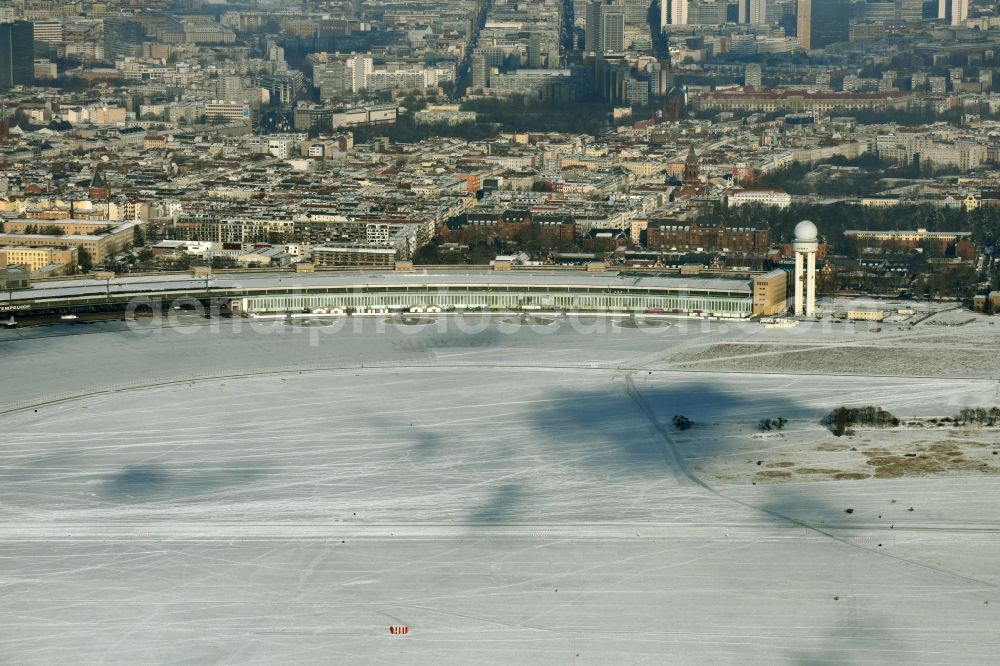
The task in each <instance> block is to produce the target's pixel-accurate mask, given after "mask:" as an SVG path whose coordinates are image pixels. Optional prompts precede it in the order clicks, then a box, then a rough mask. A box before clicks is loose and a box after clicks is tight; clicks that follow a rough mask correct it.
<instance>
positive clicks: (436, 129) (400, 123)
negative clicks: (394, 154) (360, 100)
mask: <svg viewBox="0 0 1000 666" xmlns="http://www.w3.org/2000/svg"><path fill="white" fill-rule="evenodd" d="M320 131H322V130H320ZM497 131H498V128H497V127H496V126H494V125H488V124H482V123H472V122H465V123H457V124H454V125H452V124H448V123H418V122H416V121H415V120H414V119H413V117H412V116H408V115H407V116H401V117H400V118H399V119H398V120H397V121H396V123H395V124H394V125H389V126H384V125H365V126H361V127H354V128H351V132H353V134H354V141H355V143H367V142H369V141H371V140H372V139H375V138H378V137H388V138H389V140H390V141H393V142H394V143H418V142H420V141H424V140H426V139H434V138H438V137H450V138H455V139H464V140H465V141H481V140H483V139H488V138H490V137H493V136H496V134H497Z"/></svg>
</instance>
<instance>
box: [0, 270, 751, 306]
mask: <svg viewBox="0 0 1000 666" xmlns="http://www.w3.org/2000/svg"><path fill="white" fill-rule="evenodd" d="M415 285H424V286H429V287H445V288H447V287H451V286H460V285H461V286H466V285H475V286H480V285H481V286H484V287H486V286H490V285H504V286H524V287H528V286H534V287H538V286H541V287H582V288H604V289H614V288H639V289H643V288H646V289H670V290H688V291H693V292H713V291H714V292H731V293H732V292H736V293H741V294H746V295H749V294H750V291H751V287H750V282H749V281H748V280H746V279H728V278H719V277H713V278H702V277H689V276H684V277H671V276H658V275H649V276H647V275H633V274H628V275H625V274H619V273H615V272H603V273H587V272H583V271H565V270H559V271H555V270H548V271H547V270H537V271H534V270H532V271H509V272H508V271H504V272H495V271H491V270H480V271H477V270H467V271H466V270H461V271H436V272H435V271H431V272H423V271H415V272H412V273H410V272H398V273H397V272H391V271H381V272H379V271H332V272H317V273H293V272H282V273H274V272H268V273H262V272H257V273H252V272H250V273H225V274H215V275H212V276H210V277H209V278H208V286H209V287H210V288H211V289H213V290H226V289H232V290H234V291H236V290H242V289H285V288H292V287H295V286H300V287H302V288H303V289H316V288H323V287H334V288H335V287H356V286H362V287H365V286H367V287H406V286H415ZM205 286H206V278H204V277H194V276H192V275H190V274H183V275H182V274H177V273H173V274H164V275H153V276H150V275H146V276H136V277H127V276H122V277H115V278H112V279H111V280H103V279H97V278H90V277H87V278H77V279H63V280H47V281H45V282H38V283H35V284H33V285H32V286H31V288H30V289H27V290H21V291H17V292H14V300H19V299H26V298H58V297H62V296H76V295H83V294H92V293H94V292H95V291H101V292H104V291H105V290H107V291H110V293H112V294H116V293H117V294H126V293H133V292H134V293H148V292H157V291H176V290H192V289H199V288H204V287H205ZM8 298H9V294H7V293H4V294H0V302H3V301H6V300H7V299H8Z"/></svg>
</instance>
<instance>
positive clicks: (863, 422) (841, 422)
mask: <svg viewBox="0 0 1000 666" xmlns="http://www.w3.org/2000/svg"><path fill="white" fill-rule="evenodd" d="M821 423H822V424H823V425H825V426H827V427H828V428H830V430H832V431H833V434H834V435H836V436H837V437H840V436H842V435H845V434H849V430H850V428H851V426H868V427H871V428H891V427H894V426H898V425H899V419H898V418H896V417H895V416H893V415H892V414H890V413H889V412H887V411H885V410H884V409H882V408H881V407H873V406H871V405H869V406H867V407H838V408H837V409H835V410H833V411H832V412H830V413H829V414H827V415H826V416H825V417H824V418H823V420H822V421H821Z"/></svg>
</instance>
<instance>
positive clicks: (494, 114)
mask: <svg viewBox="0 0 1000 666" xmlns="http://www.w3.org/2000/svg"><path fill="white" fill-rule="evenodd" d="M462 109H463V110H465V111H475V112H476V113H477V114H478V115H479V122H480V123H486V124H494V125H497V126H499V127H500V128H501V129H502V130H503V131H506V132H569V133H573V134H600V133H601V132H602V131H603V130H604V129H605V128H606V127H607V125H608V109H607V104H606V103H605V102H604V101H603V100H601V99H598V98H593V99H589V100H578V101H575V102H555V101H545V102H542V101H538V100H535V99H533V98H530V97H522V96H514V97H509V98H504V99H500V98H491V99H474V100H468V101H466V102H465V103H464V104H462Z"/></svg>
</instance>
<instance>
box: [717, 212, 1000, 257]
mask: <svg viewBox="0 0 1000 666" xmlns="http://www.w3.org/2000/svg"><path fill="white" fill-rule="evenodd" d="M802 220H812V221H813V222H814V223H815V224H816V227H817V228H818V229H819V233H820V237H821V240H824V241H826V242H827V243H830V244H831V245H834V246H835V247H836V249H837V252H841V251H842V250H846V251H847V252H848V253H850V251H851V248H849V247H846V246H844V245H843V243H842V240H843V237H844V231H846V230H848V229H868V230H882V229H885V230H898V229H927V230H928V231H972V233H973V241H974V242H976V243H977V245H979V244H987V245H989V244H995V243H997V242H1000V210H997V209H994V208H992V207H989V206H981V207H979V208H977V209H976V210H974V211H972V212H969V211H966V210H964V209H962V208H942V207H940V206H934V205H931V204H900V205H898V206H888V207H885V208H877V207H871V206H859V205H857V204H855V203H850V202H846V201H845V202H838V203H834V204H806V203H793V204H792V205H791V206H789V207H788V208H785V209H778V208H774V207H766V206H739V207H735V208H719V209H716V210H715V211H712V212H709V213H704V214H702V215H701V216H699V218H698V224H700V225H703V226H704V225H715V224H718V223H719V222H722V223H724V224H725V225H726V226H761V225H766V226H768V227H769V228H770V229H771V239H772V240H773V241H775V242H791V241H792V239H793V236H794V234H793V230H794V229H795V225H796V224H798V223H799V222H801V221H802Z"/></svg>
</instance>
